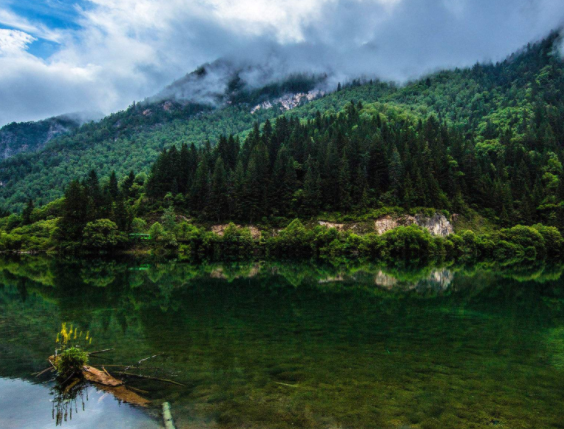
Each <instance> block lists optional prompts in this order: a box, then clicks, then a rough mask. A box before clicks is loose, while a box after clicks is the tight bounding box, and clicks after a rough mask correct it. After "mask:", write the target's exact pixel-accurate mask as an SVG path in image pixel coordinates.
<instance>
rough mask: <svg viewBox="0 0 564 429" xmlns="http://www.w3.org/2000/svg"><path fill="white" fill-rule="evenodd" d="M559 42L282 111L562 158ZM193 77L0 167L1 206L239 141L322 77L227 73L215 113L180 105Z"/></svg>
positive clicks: (563, 80)
mask: <svg viewBox="0 0 564 429" xmlns="http://www.w3.org/2000/svg"><path fill="white" fill-rule="evenodd" d="M558 41H559V36H558V35H557V34H552V35H550V37H548V38H547V39H545V40H543V41H542V42H540V43H537V44H535V45H532V46H528V47H527V48H525V49H523V50H522V51H521V52H518V53H516V54H514V55H512V56H510V57H509V58H508V59H507V60H505V61H504V62H501V63H498V64H485V65H476V66H474V67H473V68H469V69H463V70H458V69H457V70H451V71H443V72H439V73H436V74H434V75H431V76H429V77H427V78H424V79H421V80H418V81H415V82H412V83H410V84H408V85H405V86H403V87H397V86H396V85H393V84H388V83H382V82H364V83H362V84H361V82H360V81H358V82H353V83H352V84H350V85H347V86H346V87H344V88H343V89H342V90H340V91H337V92H334V93H331V94H327V95H325V96H323V97H321V98H317V99H313V100H311V101H310V100H308V99H307V97H302V98H301V99H300V101H299V103H301V104H303V105H299V106H295V108H294V109H293V110H291V111H290V112H289V113H287V114H289V115H295V116H297V117H299V118H304V119H306V118H314V117H315V115H316V112H317V111H319V112H321V114H331V113H337V112H339V111H341V110H342V109H343V108H344V106H345V105H346V104H348V103H349V102H350V101H351V100H355V101H362V102H363V103H375V102H377V103H381V104H383V105H386V109H384V110H383V111H385V112H386V113H385V114H386V115H390V117H389V118H388V119H392V121H391V122H392V123H397V124H398V127H400V126H401V122H402V120H403V119H402V118H405V117H406V116H410V117H418V118H421V119H424V118H426V117H428V116H429V115H431V114H434V115H436V116H437V117H438V118H439V119H440V120H442V121H445V122H447V123H449V124H450V125H452V126H454V127H455V128H458V129H459V130H460V133H462V134H463V135H464V136H465V138H468V139H474V140H475V141H476V142H477V143H479V144H482V145H483V149H482V147H481V150H484V151H487V152H491V151H494V152H495V151H504V148H505V147H506V145H507V144H508V140H509V139H513V140H515V139H517V140H518V141H519V142H522V144H523V147H526V148H535V149H536V150H538V152H539V154H543V153H546V152H552V153H556V154H557V155H558V157H559V158H560V160H562V159H563V156H562V142H564V120H563V119H564V98H563V97H562V95H563V94H564V67H563V63H562V60H561V58H560V56H559V54H558V52H557V49H556V43H557V42H558ZM198 73H199V74H200V75H203V74H204V72H203V71H201V70H200V71H197V72H195V73H194V74H192V75H189V76H188V77H187V78H185V79H184V80H181V81H178V82H176V83H175V84H173V85H172V86H171V87H169V88H168V89H167V90H165V93H163V94H161V95H160V96H159V97H156V98H152V99H148V100H146V101H145V102H143V103H139V104H134V105H133V106H131V107H130V108H129V109H127V110H125V111H123V112H118V113H116V114H113V115H110V116H108V117H107V118H105V119H103V120H102V121H100V122H99V123H96V124H87V125H84V126H82V127H81V128H80V129H78V130H76V131H74V132H72V133H70V134H67V135H64V136H59V137H57V138H55V139H54V140H52V141H51V142H50V143H49V144H47V145H46V146H45V148H44V149H43V150H41V151H40V152H37V153H30V154H22V155H18V156H15V157H13V158H11V159H8V160H5V161H3V162H2V163H0V182H2V183H3V184H4V186H3V187H2V188H0V206H4V207H6V208H10V209H21V208H22V206H23V204H24V202H25V201H26V199H28V198H33V199H35V201H36V204H43V203H46V202H48V201H51V200H53V199H55V198H58V197H60V196H61V195H62V191H63V189H64V187H65V185H66V184H67V183H68V182H69V181H70V180H71V179H73V178H74V177H83V176H84V175H85V174H86V173H87V171H88V170H90V169H92V168H95V169H96V170H97V171H98V174H99V175H100V176H102V177H103V176H107V175H109V173H110V172H111V171H112V170H115V171H116V172H117V173H118V176H122V175H124V174H126V173H127V172H129V171H130V170H134V171H135V172H136V173H138V172H141V171H145V172H147V169H148V168H149V166H150V165H151V164H152V163H153V161H154V160H155V159H156V158H157V156H158V155H159V153H160V152H161V151H162V149H163V148H166V147H170V146H172V145H174V144H177V145H178V144H181V143H195V144H196V145H200V144H203V143H204V142H205V141H206V140H208V139H209V140H211V141H212V144H213V143H214V142H215V141H216V139H218V137H219V136H220V135H222V134H231V133H233V134H243V135H245V134H246V133H248V132H249V130H250V129H251V128H252V126H253V124H254V123H255V122H257V121H259V122H264V121H265V120H266V119H271V118H275V117H277V116H279V115H280V114H282V113H284V111H285V110H284V108H282V106H281V105H280V104H277V102H282V100H283V97H282V98H281V96H282V95H288V94H295V92H300V93H305V92H308V91H311V90H312V89H315V88H316V85H317V84H318V83H319V82H321V81H322V78H315V77H311V76H310V77H308V76H305V75H304V76H301V77H300V76H298V77H296V76H294V77H290V78H289V79H288V80H287V81H282V82H279V83H275V84H271V85H269V86H266V87H262V88H254V87H252V86H250V85H248V84H247V83H245V82H241V81H240V80H239V78H240V75H238V74H236V75H230V76H229V79H227V86H228V93H226V95H225V96H224V97H223V98H222V99H221V100H219V101H220V102H221V103H220V104H219V107H217V106H218V105H216V106H213V105H210V104H209V103H204V102H203V101H204V100H201V102H188V101H186V100H185V99H184V98H185V97H186V96H187V95H188V94H189V93H190V91H189V90H188V89H186V88H189V87H191V86H193V85H196V84H197V82H202V84H205V83H206V82H208V81H207V80H206V79H203V80H201V79H202V76H200V75H199V74H198ZM206 73H209V72H206ZM319 79H321V80H319ZM187 82H188V83H187ZM186 85H188V86H186ZM182 88H184V89H186V92H184V93H183V92H182V91H181V89H182ZM207 89H210V88H207ZM166 91H168V92H166ZM294 91H295V92H294ZM175 94H180V95H175ZM173 95H174V96H173ZM257 107H259V108H257ZM292 107H294V106H293V105H292ZM251 112H254V113H251ZM405 143H406V144H409V143H410V142H408V141H406V142H405ZM453 150H455V149H453ZM539 156H540V155H539ZM493 168H495V166H493Z"/></svg>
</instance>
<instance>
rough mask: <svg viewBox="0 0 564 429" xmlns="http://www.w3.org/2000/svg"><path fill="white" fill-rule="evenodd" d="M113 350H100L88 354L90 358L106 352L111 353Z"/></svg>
mask: <svg viewBox="0 0 564 429" xmlns="http://www.w3.org/2000/svg"><path fill="white" fill-rule="evenodd" d="M112 350H113V349H105V350H98V351H95V352H90V353H88V356H92V355H97V354H100V353H106V352H110V351H112Z"/></svg>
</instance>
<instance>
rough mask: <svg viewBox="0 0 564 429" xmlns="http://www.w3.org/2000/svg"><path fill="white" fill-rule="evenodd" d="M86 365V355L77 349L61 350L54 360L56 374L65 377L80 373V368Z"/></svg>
mask: <svg viewBox="0 0 564 429" xmlns="http://www.w3.org/2000/svg"><path fill="white" fill-rule="evenodd" d="M87 363H88V353H86V352H85V351H84V350H81V349H80V348H78V347H69V348H67V349H65V350H63V351H62V352H61V353H60V354H59V355H58V356H57V358H56V359H55V367H56V368H57V373H58V374H59V375H60V376H62V377H66V376H68V375H69V374H71V373H81V370H82V367H83V366H84V365H86V364H87Z"/></svg>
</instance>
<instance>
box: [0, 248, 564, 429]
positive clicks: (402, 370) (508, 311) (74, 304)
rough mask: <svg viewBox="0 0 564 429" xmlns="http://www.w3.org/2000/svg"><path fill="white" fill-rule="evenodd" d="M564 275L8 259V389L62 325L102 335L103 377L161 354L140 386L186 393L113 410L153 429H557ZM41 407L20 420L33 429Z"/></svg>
mask: <svg viewBox="0 0 564 429" xmlns="http://www.w3.org/2000/svg"><path fill="white" fill-rule="evenodd" d="M562 270H563V267H562V266H559V265H543V264H541V263H533V264H529V265H526V266H523V265H519V266H507V267H503V266H498V265H491V264H481V265H445V264H442V263H440V262H437V263H428V264H422V263H416V264H413V263H412V264H407V263H398V264H397V265H392V266H390V265H388V266H383V265H378V264H371V263H359V262H346V263H344V264H338V265H331V264H317V263H300V264H298V263H283V262H260V263H258V262H250V263H233V264H200V265H190V264H187V263H181V262H178V261H159V260H134V259H131V260H121V261H117V260H111V261H104V260H73V259H50V258H43V257H24V258H20V259H4V260H0V284H1V285H2V286H0V306H1V308H2V309H3V311H2V312H1V313H0V380H2V378H1V377H3V378H4V379H7V378H12V379H13V378H19V379H21V380H26V383H27V384H29V382H37V380H34V379H33V377H31V376H30V374H31V373H33V372H37V371H41V370H42V369H44V368H45V359H46V357H47V356H49V355H50V354H51V353H52V350H53V347H54V339H55V335H56V332H57V330H58V328H59V327H60V324H61V323H62V322H67V323H73V324H74V325H75V326H78V327H79V328H80V329H81V330H84V331H86V330H89V331H90V332H91V333H93V334H94V336H95V338H96V341H97V342H96V344H95V345H94V346H95V347H96V348H97V349H104V348H114V349H115V351H114V352H113V353H111V354H108V355H107V356H105V359H100V360H98V361H96V362H93V364H94V365H99V366H101V365H107V368H108V369H110V372H111V371H112V368H113V367H112V366H111V365H118V364H129V363H134V362H137V361H138V360H139V359H140V358H143V357H145V356H152V355H155V354H157V353H159V354H160V355H159V357H158V358H155V359H154V360H151V361H149V362H150V364H149V363H147V364H146V368H145V369H144V371H147V372H146V373H147V374H152V375H154V376H155V377H160V378H170V379H173V380H176V381H179V382H182V383H183V384H185V386H175V385H165V384H162V383H158V382H154V381H150V380H137V381H131V382H132V383H133V384H132V385H133V386H134V387H135V388H138V389H142V390H143V391H146V392H148V394H147V395H148V397H149V398H150V399H151V400H152V402H153V404H154V408H149V409H148V410H145V411H143V414H141V411H139V410H134V409H133V408H131V407H129V406H125V405H122V406H121V408H119V409H120V410H122V412H123V414H124V415H126V416H127V415H128V414H127V413H128V412H126V410H134V411H136V412H139V413H140V415H143V416H146V417H147V418H148V422H149V423H148V424H152V423H154V422H155V419H159V418H160V411H159V406H160V404H161V403H162V402H163V401H168V402H170V403H171V405H172V413H173V416H174V418H175V420H176V423H177V426H178V427H198V428H202V427H210V428H211V427H213V428H236V427H246V428H287V427H323V428H334V427H355V428H363V427H383V428H388V427H389V428H395V427H410V428H426V427H445V428H448V427H456V428H465V427H485V426H488V425H493V424H496V425H498V424H499V425H503V426H504V427H524V428H526V427H531V428H533V427H558V425H559V424H564V422H563V421H562V416H561V415H560V414H561V413H560V412H559V410H560V407H561V403H562V400H563V399H564V389H563V388H562V386H564V383H563V382H564V363H563V362H564V357H563V356H564V335H563V332H564V305H563V304H564V281H563V280H562ZM151 368H154V373H151V372H150V371H153V369H151ZM43 381H44V380H43V379H42V380H40V382H43ZM4 382H5V380H4ZM27 384H26V385H27ZM6 389H7V388H6V387H3V385H2V384H0V426H2V422H3V421H7V420H5V414H6V411H5V410H6V407H5V406H4V405H5V401H6V394H5V392H6ZM90 389H91V388H90ZM94 391H95V392H97V391H96V390H94ZM92 392H93V391H92V390H88V396H89V398H92V395H93V394H94V393H92ZM3 393H4V396H2V394H3ZM96 394H98V393H96ZM39 397H40V395H39V394H38V395H36V396H35V397H34V399H33V400H32V401H31V405H29V403H28V404H27V408H28V410H29V409H32V410H34V409H36V410H37V413H39V410H40V409H42V408H41V406H40V405H38V404H40V403H41V401H40V399H39ZM76 398H78V399H80V396H79V395H78V396H77V397H76ZM109 399H110V400H111V401H112V402H111V403H116V404H118V403H117V401H115V400H114V399H112V398H109ZM107 401H108V398H107V397H106V399H104V400H102V402H107ZM59 402H60V404H61V405H64V404H70V403H67V402H65V399H64V398H63V400H62V401H59ZM85 403H86V407H85V410H84V412H80V408H81V404H82V403H81V401H80V400H78V401H77V402H75V405H74V408H73V409H74V411H73V420H72V422H74V421H75V419H76V416H80V418H81V419H82V421H83V422H91V421H92V422H93V421H94V420H95V417H94V416H95V415H97V414H96V412H95V410H96V409H97V408H96V407H90V404H91V403H93V402H92V400H91V399H90V400H88V401H86V402H85ZM55 405H56V402H55ZM11 406H12V407H13V406H14V404H11ZM52 406H53V405H51V407H52ZM70 408H71V406H70V405H68V406H67V409H66V412H67V416H70ZM57 410H59V409H58V408H57V407H55V420H51V414H50V413H51V409H49V411H48V412H47V413H46V418H47V420H46V421H45V420H42V421H41V422H40V423H41V424H38V425H36V426H29V427H42V426H45V427H49V425H54V424H55V423H56V421H57V418H56V416H57V415H60V416H61V417H62V419H60V420H61V421H62V422H63V423H64V424H65V425H67V424H69V423H70V422H71V421H70V420H69V419H67V422H65V421H64V415H65V407H64V406H63V407H61V408H60V412H57ZM77 410H78V411H79V413H78V415H77V414H76V411H77ZM20 411H21V408H20ZM41 412H43V411H41ZM2 418H4V420H2ZM39 420H40V419H39ZM20 423H21V421H20ZM72 424H74V423H72ZM136 424H137V425H139V424H141V423H139V422H137V423H136ZM143 424H144V423H143ZM2 427H4V426H2ZM6 427H20V426H13V425H12V426H10V425H8V426H6ZM81 427H82V426H81ZM92 427H94V426H92ZM124 427H129V426H124ZM131 427H139V426H131Z"/></svg>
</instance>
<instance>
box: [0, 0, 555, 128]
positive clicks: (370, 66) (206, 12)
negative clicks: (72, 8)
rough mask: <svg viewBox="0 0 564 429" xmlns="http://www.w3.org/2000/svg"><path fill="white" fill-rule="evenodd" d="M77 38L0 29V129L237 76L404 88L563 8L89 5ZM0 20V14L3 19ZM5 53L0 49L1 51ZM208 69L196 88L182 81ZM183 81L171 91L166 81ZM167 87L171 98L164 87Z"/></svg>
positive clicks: (336, 0)
mask: <svg viewBox="0 0 564 429" xmlns="http://www.w3.org/2000/svg"><path fill="white" fill-rule="evenodd" d="M90 6H91V7H90V8H88V9H85V10H81V11H80V13H79V15H78V17H77V19H76V23H77V24H78V25H79V28H78V29H74V30H65V31H60V32H59V33H57V44H58V45H57V46H58V49H57V50H56V51H55V52H54V53H53V54H51V55H49V56H47V57H46V58H40V57H38V56H35V55H32V54H31V53H30V52H29V47H30V46H31V45H32V44H33V43H34V40H37V39H39V38H41V35H40V34H34V32H33V30H32V29H31V30H30V25H29V22H27V24H26V25H27V27H26V29H23V28H20V29H19V30H17V29H16V30H10V31H12V33H10V34H7V33H6V32H5V31H7V30H0V69H1V70H3V72H2V73H0V125H2V124H5V123H7V122H11V121H27V120H37V119H43V118H46V117H49V116H56V115H61V114H65V113H70V112H76V111H101V112H104V113H106V114H108V113H111V112H113V111H116V110H119V109H123V108H125V107H127V106H128V105H129V104H131V102H132V101H134V100H143V99H144V98H146V97H150V96H154V95H156V94H161V95H163V94H167V95H168V96H175V97H177V98H179V99H187V100H189V99H194V100H195V101H202V102H214V100H215V99H216V98H217V94H221V93H222V92H223V91H225V88H226V85H227V84H228V82H229V77H230V76H232V74H233V73H234V71H237V72H239V73H240V76H241V77H242V78H243V80H244V81H245V82H246V83H247V84H248V85H250V86H255V87H258V86H262V85H265V84H267V83H270V82H273V81H279V80H281V79H283V78H284V77H286V76H288V75H289V74H296V73H308V74H327V76H328V78H327V80H326V81H325V84H326V85H327V88H328V89H330V88H331V87H334V86H336V84H337V82H346V81H348V80H351V79H354V78H358V77H366V78H378V79H381V80H390V81H395V82H397V83H400V84H401V83H404V82H406V81H408V80H411V79H415V78H417V77H420V76H423V75H425V74H428V73H431V72H434V71H437V70H440V69H446V68H454V67H467V66H472V65H473V64H475V63H476V62H490V61H491V62H496V61H500V60H503V59H504V58H505V57H507V56H508V55H510V54H511V53H512V52H514V51H516V50H518V49H520V48H521V47H523V46H525V45H526V44H527V43H529V42H534V41H538V40H540V39H541V38H543V37H545V36H547V35H548V34H549V32H550V31H552V30H556V29H560V28H561V27H562V25H563V23H564V3H563V2H562V1H561V0H303V1H297V0H284V1H277V2H272V1H267V0H256V1H252V2H251V1H250V0H238V1H227V0H205V1H200V2H194V1H189V0H171V1H168V2H166V4H163V2H158V1H157V0H135V1H134V0H119V1H118V0H92V1H91V2H90ZM0 18H1V14H0ZM2 47H3V48H2ZM202 64H209V65H208V66H207V67H206V69H207V71H208V72H207V73H206V75H205V76H204V77H203V78H202V77H201V76H200V78H198V79H196V78H194V76H191V77H187V78H183V77H184V76H185V75H186V74H187V73H189V72H191V71H193V70H195V69H196V68H198V67H199V66H201V65H202ZM178 79H182V80H181V82H179V83H177V84H176V85H172V86H169V85H170V84H171V83H172V82H173V81H175V80H178ZM167 86H169V88H168V89H164V88H166V87H167Z"/></svg>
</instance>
